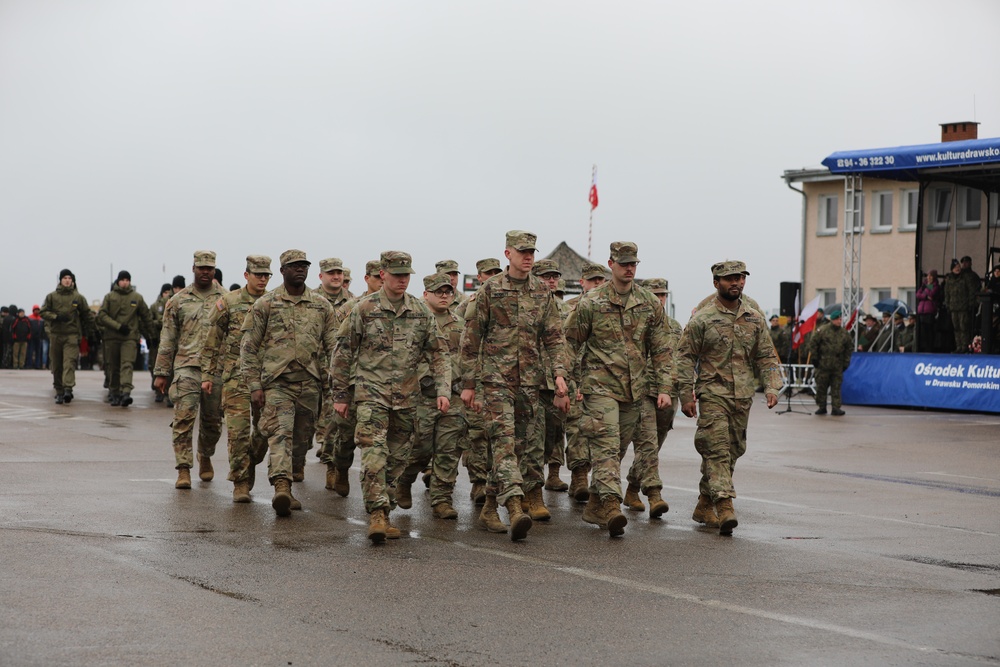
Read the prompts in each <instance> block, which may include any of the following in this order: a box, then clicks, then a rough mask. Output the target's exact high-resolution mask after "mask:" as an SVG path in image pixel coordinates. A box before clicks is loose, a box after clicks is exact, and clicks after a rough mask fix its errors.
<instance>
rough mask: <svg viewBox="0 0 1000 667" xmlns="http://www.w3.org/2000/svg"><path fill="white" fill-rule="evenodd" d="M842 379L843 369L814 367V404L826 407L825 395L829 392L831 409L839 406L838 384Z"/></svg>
mask: <svg viewBox="0 0 1000 667" xmlns="http://www.w3.org/2000/svg"><path fill="white" fill-rule="evenodd" d="M843 380H844V371H833V370H823V369H821V368H817V369H816V405H818V406H819V407H821V408H823V409H824V410H825V409H826V395H827V393H828V392H829V394H830V403H831V404H832V405H833V409H834V410H837V409H839V408H840V406H841V403H840V384H841V382H843Z"/></svg>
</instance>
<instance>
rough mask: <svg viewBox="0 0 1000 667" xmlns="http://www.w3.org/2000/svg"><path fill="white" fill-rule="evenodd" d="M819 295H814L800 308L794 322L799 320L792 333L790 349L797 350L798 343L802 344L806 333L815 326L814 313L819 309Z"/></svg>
mask: <svg viewBox="0 0 1000 667" xmlns="http://www.w3.org/2000/svg"><path fill="white" fill-rule="evenodd" d="M819 301H820V297H818V296H817V297H816V298H815V299H813V300H812V301H810V302H809V303H807V304H806V307H805V308H803V309H802V312H801V313H799V316H798V318H796V322H801V324H799V325H798V326H796V328H795V331H794V333H792V349H793V350H797V349H798V348H799V345H802V340H803V339H804V338H805V337H806V334H807V333H809V332H810V331H812V330H813V329H815V328H816V315H817V314H818V312H817V311H818V310H819Z"/></svg>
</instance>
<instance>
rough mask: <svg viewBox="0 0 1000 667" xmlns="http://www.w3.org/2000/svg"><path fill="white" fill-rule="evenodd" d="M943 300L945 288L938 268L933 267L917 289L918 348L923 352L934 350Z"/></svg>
mask: <svg viewBox="0 0 1000 667" xmlns="http://www.w3.org/2000/svg"><path fill="white" fill-rule="evenodd" d="M943 300H944V288H942V287H941V283H940V282H938V272H937V269H931V270H930V271H928V272H927V276H926V277H925V278H924V284H923V285H921V286H920V289H918V290H917V327H918V329H917V348H918V349H919V350H920V351H921V352H933V351H934V329H935V326H934V322H935V320H936V319H937V314H938V311H939V310H940V309H941V302H942V301H943Z"/></svg>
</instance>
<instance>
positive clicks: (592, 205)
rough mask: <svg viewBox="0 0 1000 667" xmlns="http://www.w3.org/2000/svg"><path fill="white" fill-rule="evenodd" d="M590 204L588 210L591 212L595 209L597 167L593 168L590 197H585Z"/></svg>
mask: <svg viewBox="0 0 1000 667" xmlns="http://www.w3.org/2000/svg"><path fill="white" fill-rule="evenodd" d="M587 200H588V201H589V202H590V210H591V211H593V210H594V209H595V208H597V167H594V177H593V180H592V181H591V183H590V196H589V197H587Z"/></svg>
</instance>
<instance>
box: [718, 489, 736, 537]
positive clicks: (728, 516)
mask: <svg viewBox="0 0 1000 667" xmlns="http://www.w3.org/2000/svg"><path fill="white" fill-rule="evenodd" d="M715 513H716V514H717V515H718V516H719V535H732V534H733V528H735V527H736V526H738V525H739V522H738V521H737V520H736V510H734V509H733V499H732V498H719V499H718V500H716V501H715Z"/></svg>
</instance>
